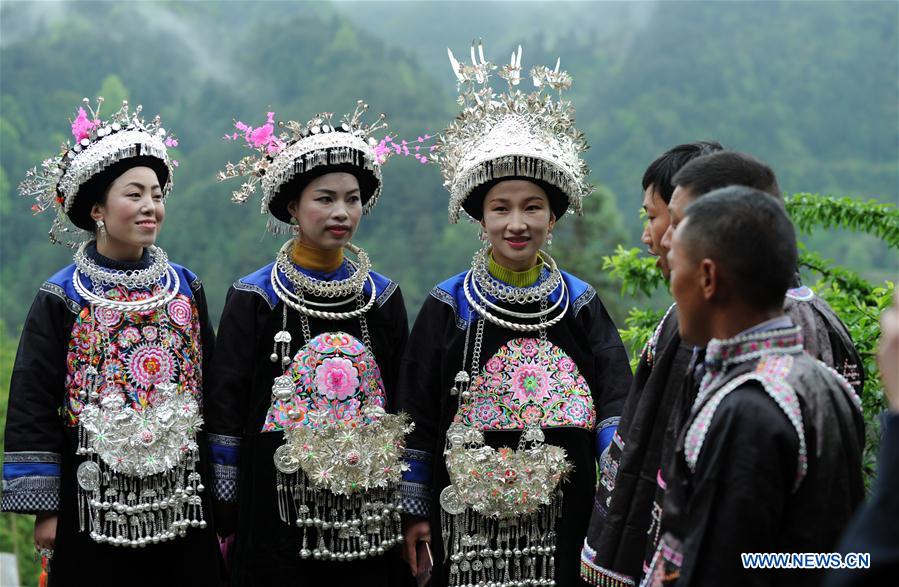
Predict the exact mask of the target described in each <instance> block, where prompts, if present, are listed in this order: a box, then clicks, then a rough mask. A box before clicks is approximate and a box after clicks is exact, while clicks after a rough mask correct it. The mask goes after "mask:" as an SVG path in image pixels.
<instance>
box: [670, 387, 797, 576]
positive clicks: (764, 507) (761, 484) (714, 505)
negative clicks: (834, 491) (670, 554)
mask: <svg viewBox="0 0 899 587" xmlns="http://www.w3.org/2000/svg"><path fill="white" fill-rule="evenodd" d="M798 454H799V438H798V436H797V434H796V430H795V428H793V426H792V425H791V424H790V421H789V420H788V419H787V417H786V415H785V414H784V413H783V411H782V410H781V409H780V408H779V407H778V406H777V404H776V403H775V402H774V400H773V399H771V398H770V397H769V396H768V395H767V393H766V392H765V391H764V389H763V388H762V387H761V385H760V384H758V383H756V382H748V383H746V384H745V385H743V386H741V387H739V388H737V389H736V390H734V391H733V392H731V393H730V394H729V395H728V396H727V397H725V398H724V399H723V400H722V401H721V404H720V405H719V406H718V409H717V411H716V412H715V415H714V416H713V417H712V421H711V422H710V423H709V428H708V432H707V434H706V436H705V441H704V443H703V445H702V451H701V453H700V455H699V458H698V460H697V462H696V470H695V473H694V475H693V479H692V485H693V491H692V492H691V495H690V499H689V501H688V502H687V511H686V516H685V528H684V535H683V536H684V550H683V552H684V560H683V566H682V568H681V578H680V581H679V582H678V584H679V585H729V586H743V585H768V584H769V583H770V581H771V577H770V575H768V574H766V573H764V572H746V571H745V570H744V569H743V565H742V560H741V558H740V553H743V552H768V551H770V550H771V549H772V548H771V545H772V544H775V543H776V541H777V537H778V532H779V528H780V520H781V519H782V513H783V511H784V508H785V504H786V496H788V495H789V494H790V491H791V489H792V485H793V482H794V481H795V478H796V467H797V462H798V461H797V459H798Z"/></svg>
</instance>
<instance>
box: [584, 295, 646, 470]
mask: <svg viewBox="0 0 899 587" xmlns="http://www.w3.org/2000/svg"><path fill="white" fill-rule="evenodd" d="M578 319H579V320H581V322H582V325H583V327H584V329H585V330H586V332H587V338H588V341H589V344H590V350H591V351H592V354H593V364H594V367H595V368H594V374H595V375H594V380H593V381H590V382H589V383H590V389H591V390H592V391H593V402H594V405H595V407H596V443H597V447H596V448H597V451H596V454H597V456H598V455H600V454H602V452H603V451H604V450H605V449H606V447H608V446H609V443H610V442H611V441H612V436H613V435H614V434H615V430H616V429H617V427H618V420H619V417H620V416H621V410H622V409H623V408H624V402H625V401H626V400H627V395H628V391H629V390H630V388H631V383H632V382H633V374H632V373H631V365H630V362H629V361H628V358H627V352H626V351H625V350H624V343H622V342H621V336H619V334H618V328H616V327H615V323H614V322H613V321H612V317H611V316H609V313H608V312H607V311H606V309H605V307H604V306H603V305H602V302H601V301H600V299H599V296H598V295H594V296H593V299H592V300H590V302H588V304H587V306H586V307H585V308H583V309H582V310H581V311H580V314H579V315H578Z"/></svg>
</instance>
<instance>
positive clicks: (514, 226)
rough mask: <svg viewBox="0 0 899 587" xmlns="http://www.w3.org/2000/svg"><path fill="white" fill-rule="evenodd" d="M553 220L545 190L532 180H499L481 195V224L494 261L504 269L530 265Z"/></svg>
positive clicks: (519, 269)
mask: <svg viewBox="0 0 899 587" xmlns="http://www.w3.org/2000/svg"><path fill="white" fill-rule="evenodd" d="M555 222H556V219H555V216H553V213H552V210H551V209H550V207H549V198H548V197H547V195H546V191H544V190H543V188H542V187H540V186H539V185H537V184H535V183H533V182H530V181H527V180H523V179H510V180H506V181H501V182H499V183H498V184H496V185H495V186H493V187H492V188H490V191H488V192H487V195H486V196H485V197H484V218H483V220H481V226H482V227H483V228H484V231H485V232H486V233H487V238H488V240H489V241H490V244H491V245H492V246H493V258H494V260H496V262H497V263H499V264H500V265H502V266H503V267H506V268H507V269H511V270H513V271H525V270H527V269H530V268H531V267H533V266H534V265H535V264H536V263H537V252H538V251H539V250H540V247H542V246H543V243H545V242H546V239H547V236H548V235H549V234H550V233H551V232H552V228H553V225H554V224H555Z"/></svg>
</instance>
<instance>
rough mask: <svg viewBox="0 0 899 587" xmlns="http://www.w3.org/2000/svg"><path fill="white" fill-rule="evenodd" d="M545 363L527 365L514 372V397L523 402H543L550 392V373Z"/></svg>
mask: <svg viewBox="0 0 899 587" xmlns="http://www.w3.org/2000/svg"><path fill="white" fill-rule="evenodd" d="M542 367H543V365H525V366H522V367H519V368H518V370H517V371H515V373H513V374H512V391H513V392H514V393H513V395H512V398H513V399H515V400H516V401H519V402H521V403H523V404H524V403H527V402H542V401H543V399H544V398H545V397H546V396H547V395H548V393H549V374H547V372H546V370H545V369H543V368H542Z"/></svg>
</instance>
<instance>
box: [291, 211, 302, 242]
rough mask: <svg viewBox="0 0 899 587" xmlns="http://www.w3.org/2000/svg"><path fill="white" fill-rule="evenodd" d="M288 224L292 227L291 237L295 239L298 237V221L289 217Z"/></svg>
mask: <svg viewBox="0 0 899 587" xmlns="http://www.w3.org/2000/svg"><path fill="white" fill-rule="evenodd" d="M290 224H291V226H293V235H294V236H295V237H297V238H299V236H300V221H299V220H297V219H296V217H294V216H291V217H290Z"/></svg>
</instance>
